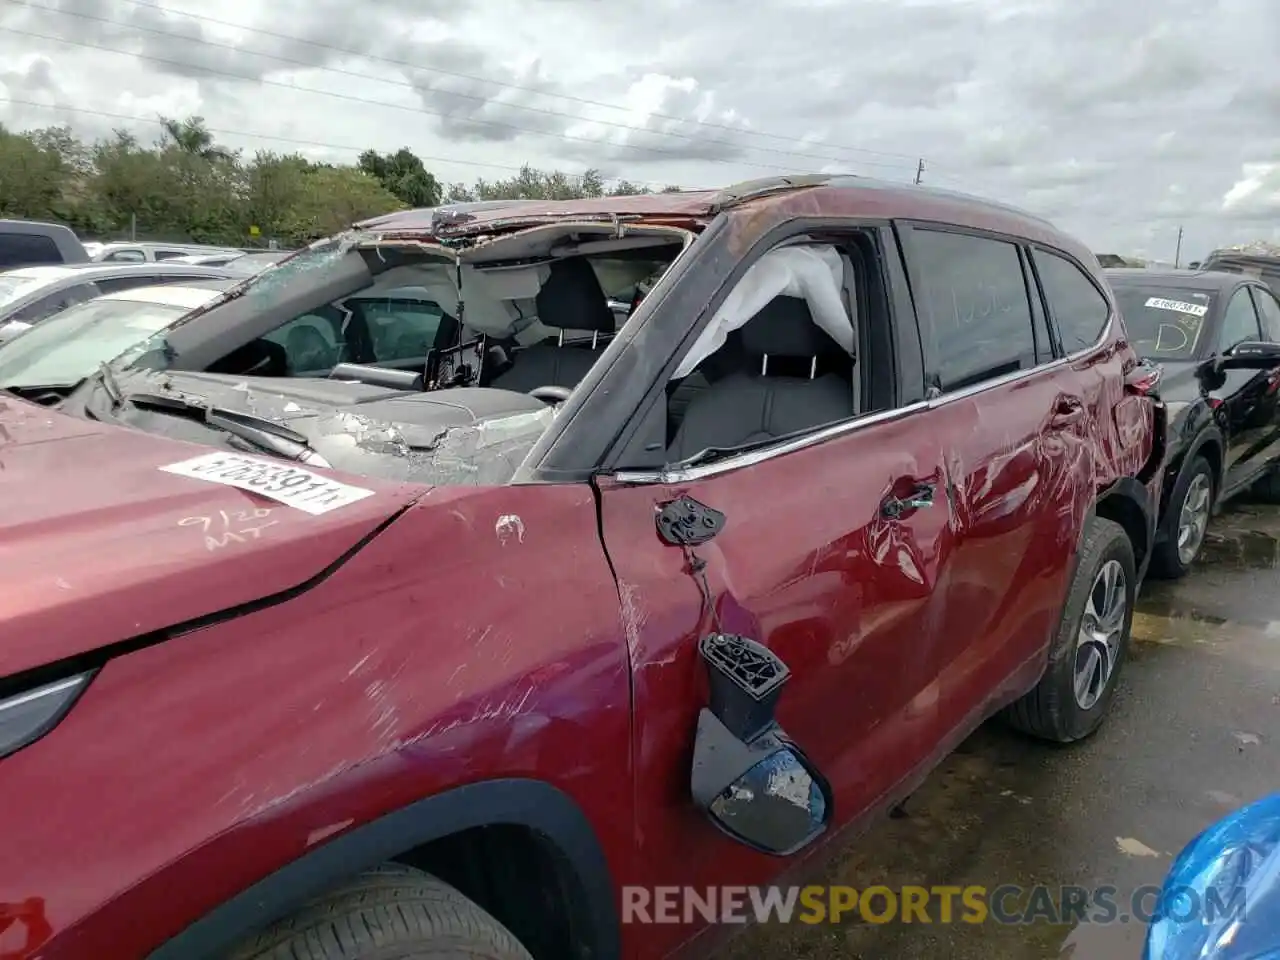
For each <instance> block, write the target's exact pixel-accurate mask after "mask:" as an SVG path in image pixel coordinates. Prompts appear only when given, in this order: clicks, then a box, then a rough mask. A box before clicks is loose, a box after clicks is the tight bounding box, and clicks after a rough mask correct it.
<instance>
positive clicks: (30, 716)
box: [0, 670, 93, 758]
mask: <svg viewBox="0 0 1280 960" xmlns="http://www.w3.org/2000/svg"><path fill="white" fill-rule="evenodd" d="M92 678H93V671H92V670H90V671H88V672H86V673H80V674H77V675H76V676H74V677H68V678H66V679H65V680H55V681H54V682H53V683H46V684H44V685H42V686H39V687H34V688H32V689H30V690H24V691H22V693H15V694H13V695H12V696H10V697H6V698H5V699H3V700H0V758H3V757H7V756H9V754H11V753H15V752H17V751H18V750H21V749H22V748H23V747H25V746H27V745H28V744H30V743H34V742H35V741H36V740H39V739H40V738H41V737H43V736H44V735H45V734H46V733H48V732H49V731H50V730H52V729H53V728H54V727H56V726H57V725H58V723H59V722H60V721H61V720H62V718H63V717H65V716H66V715H67V711H68V710H70V709H71V707H72V704H74V703H75V702H76V699H77V698H78V697H79V696H80V694H81V693H83V692H84V689H85V687H87V686H88V685H89V681H90V680H91V679H92Z"/></svg>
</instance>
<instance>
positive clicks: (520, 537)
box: [493, 513, 524, 547]
mask: <svg viewBox="0 0 1280 960" xmlns="http://www.w3.org/2000/svg"><path fill="white" fill-rule="evenodd" d="M493 532H494V534H495V535H496V536H497V538H498V542H499V543H500V544H502V545H503V546H504V547H505V546H506V545H507V542H508V541H510V539H511V538H512V537H515V538H516V542H517V543H524V521H523V520H521V519H520V517H519V516H517V515H516V514H514V513H504V514H503V515H502V516H500V517H499V518H498V522H497V523H495V524H494V525H493Z"/></svg>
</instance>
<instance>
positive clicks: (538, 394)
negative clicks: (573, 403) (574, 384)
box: [529, 386, 573, 403]
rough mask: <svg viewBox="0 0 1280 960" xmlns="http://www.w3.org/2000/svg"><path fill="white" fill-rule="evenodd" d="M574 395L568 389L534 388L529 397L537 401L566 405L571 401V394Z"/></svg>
mask: <svg viewBox="0 0 1280 960" xmlns="http://www.w3.org/2000/svg"><path fill="white" fill-rule="evenodd" d="M571 393H573V391H572V390H570V389H569V388H568V387H553V386H547V387H534V388H533V389H532V390H530V391H529V396H531V397H533V399H535V400H547V401H551V402H554V403H564V402H565V401H566V400H568V399H569V394H571Z"/></svg>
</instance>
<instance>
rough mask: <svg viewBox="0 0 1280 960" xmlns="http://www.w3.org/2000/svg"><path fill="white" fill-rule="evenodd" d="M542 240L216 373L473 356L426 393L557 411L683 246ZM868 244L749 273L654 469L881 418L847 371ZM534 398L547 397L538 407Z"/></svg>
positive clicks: (389, 287)
mask: <svg viewBox="0 0 1280 960" xmlns="http://www.w3.org/2000/svg"><path fill="white" fill-rule="evenodd" d="M551 229H552V230H553V231H555V232H554V235H553V236H551V237H550V238H549V239H550V240H551V241H552V243H550V244H545V243H544V244H543V245H542V247H541V248H540V249H537V250H536V252H535V251H532V250H503V251H498V252H495V253H493V254H491V255H490V257H489V258H486V259H484V260H477V261H476V262H473V263H468V264H464V265H463V266H461V267H460V268H455V267H453V266H452V265H446V264H442V263H439V262H433V263H424V262H412V261H410V262H406V263H402V264H399V265H395V266H391V267H390V268H388V269H386V270H385V271H383V272H382V273H380V274H378V275H377V278H376V280H375V282H374V284H373V285H372V286H370V287H367V288H366V289H364V290H361V291H359V292H358V293H355V294H353V295H350V296H348V297H346V298H345V299H342V300H339V301H335V302H333V303H330V304H328V305H326V306H324V307H322V308H320V309H316V310H312V311H309V312H308V313H306V314H304V315H302V316H298V317H295V318H294V319H293V320H291V321H289V322H288V323H286V324H284V325H282V326H281V327H280V328H278V329H276V330H275V331H273V332H272V333H271V334H270V335H268V336H266V337H263V338H262V339H260V340H258V341H255V342H254V343H251V344H248V345H247V346H246V347H243V348H241V349H240V350H238V351H236V353H235V354H234V355H232V356H231V357H228V358H226V359H224V361H223V362H221V363H219V364H218V365H217V367H218V368H220V369H214V370H212V372H234V373H240V374H254V375H264V376H295V377H296V376H327V375H332V376H338V375H339V372H338V371H334V368H335V366H337V365H338V364H343V365H344V366H343V367H342V368H341V371H342V374H341V375H342V376H347V375H349V371H350V368H349V367H348V366H345V365H349V364H358V365H370V366H376V367H382V368H392V369H396V370H401V371H412V370H417V371H419V372H422V371H423V366H424V363H425V362H427V361H428V360H429V357H430V356H431V355H432V354H433V352H434V353H437V354H438V353H442V352H448V351H450V350H460V349H463V348H464V347H465V346H466V345H468V344H475V343H476V342H482V343H483V352H482V353H479V354H478V355H479V356H481V357H482V358H483V359H482V361H481V369H480V371H479V372H478V376H475V377H474V378H473V379H469V380H467V381H465V382H461V381H453V382H451V383H447V384H446V383H434V384H433V383H430V382H428V383H427V386H426V387H425V388H426V389H433V388H437V389H438V388H440V387H443V386H450V385H455V386H464V385H465V386H481V387H492V388H496V389H501V390H510V391H515V392H520V393H534V394H535V395H536V396H538V398H539V399H543V400H545V401H547V402H552V400H553V399H554V401H555V402H559V401H562V400H563V399H564V398H565V397H566V396H567V395H568V393H569V392H570V391H572V390H573V389H574V388H575V387H576V386H577V385H578V384H579V383H580V382H581V381H582V379H583V378H584V377H585V376H586V375H587V373H588V372H589V371H590V370H591V368H592V367H593V366H594V364H595V363H596V362H597V361H598V360H599V358H600V357H601V355H602V354H603V353H604V352H605V350H606V349H607V347H608V345H609V343H610V341H611V340H612V339H613V338H614V336H615V335H616V334H617V332H618V331H619V330H620V329H621V327H622V326H623V325H624V324H625V323H626V322H627V319H628V317H629V315H630V313H631V310H633V309H634V308H635V306H636V305H637V304H638V303H639V302H640V301H641V300H642V299H643V296H644V294H645V291H646V290H648V289H649V288H650V287H651V285H652V283H653V282H655V281H656V280H657V279H658V278H659V277H660V276H661V275H662V273H663V272H664V271H665V270H666V269H667V267H668V266H669V265H670V263H671V262H672V261H673V260H674V259H675V257H676V256H677V255H678V254H679V253H680V251H681V250H682V249H683V246H684V244H683V243H682V242H679V241H676V242H673V240H672V238H671V237H670V236H667V237H661V236H659V237H653V236H648V237H646V236H639V237H635V238H633V239H632V240H631V241H630V242H628V241H626V240H617V239H613V240H609V241H593V240H592V238H591V235H590V234H587V235H586V236H585V237H584V236H574V237H571V238H569V242H567V243H566V242H565V240H566V238H565V237H564V236H563V228H551ZM527 232H528V233H537V232H539V231H536V230H534V231H527ZM543 232H546V231H543ZM855 241H856V242H855ZM866 241H867V238H865V237H862V238H853V239H851V238H841V240H840V241H838V242H823V241H820V240H815V239H813V238H799V239H798V240H797V241H794V242H791V243H787V244H784V245H782V246H779V247H777V248H774V249H773V250H770V251H769V252H767V253H766V254H764V255H763V256H762V257H760V258H759V259H758V260H756V261H755V262H754V263H753V264H752V265H751V267H750V268H749V269H748V270H747V271H746V273H745V274H744V276H743V277H742V278H741V280H740V281H739V282H738V283H737V284H736V285H735V287H734V288H733V289H732V290H731V291H730V293H729V295H728V297H727V298H726V299H725V301H724V302H723V303H722V304H721V305H720V306H719V307H718V308H717V311H716V313H715V314H714V316H713V317H712V320H711V321H710V323H709V324H708V325H707V326H706V328H705V329H704V330H703V331H702V332H701V333H700V335H699V337H698V338H697V340H696V341H695V343H694V344H693V346H692V347H691V348H690V351H689V353H688V354H687V355H686V356H685V357H684V358H683V359H682V360H681V361H680V363H679V365H678V367H677V369H676V370H675V372H674V374H673V376H672V377H671V380H670V383H669V384H668V385H667V387H666V390H665V395H664V398H663V399H664V400H665V403H664V404H663V407H664V411H663V412H664V414H665V418H664V419H665V423H664V425H663V427H664V430H665V434H666V436H665V441H666V443H665V448H666V449H665V462H666V463H673V462H678V461H681V460H684V459H686V458H688V457H691V456H693V455H695V454H697V453H699V452H700V451H703V450H705V449H707V448H732V447H738V446H740V445H742V444H754V443H756V442H758V441H761V440H768V439H770V438H777V437H783V436H787V435H791V434H795V433H800V432H803V431H806V430H810V429H813V428H815V427H819V426H823V425H826V424H830V423H834V422H838V421H842V420H848V419H850V418H852V417H854V416H856V415H858V414H859V413H860V412H861V411H862V409H863V407H864V406H865V404H863V403H862V397H863V396H864V394H865V395H866V396H868V397H871V398H879V402H877V403H872V404H871V406H873V407H877V406H883V405H884V400H885V397H884V390H883V389H882V388H883V384H884V380H883V378H881V379H880V380H877V379H876V378H875V377H874V376H872V375H870V374H868V373H867V372H864V371H861V369H860V365H859V364H858V362H857V357H858V355H859V339H860V337H861V338H865V336H866V332H865V331H863V330H861V329H860V324H859V322H858V317H859V310H860V309H867V308H868V306H869V304H871V303H872V302H874V297H869V296H868V294H869V292H870V293H874V290H873V289H872V287H873V286H874V283H873V276H874V275H873V272H872V271H869V270H867V269H866V265H867V264H868V263H869V262H871V259H870V258H871V257H873V256H874V250H873V249H871V248H870V244H869V242H866ZM599 247H603V248H604V249H602V250H600V252H599V253H598V254H597V253H596V249H594V248H599ZM566 248H568V249H566ZM864 248H865V249H864ZM530 253H534V254H535V255H533V256H530V255H529V254H530ZM499 254H516V255H513V256H506V255H503V256H502V259H498V255H499ZM519 254H524V255H523V256H520V255H519ZM538 254H541V255H538ZM557 254H559V255H557ZM593 254H594V255H593ZM864 274H865V275H866V277H867V282H860V281H861V278H862V277H863V275H864ZM459 278H460V284H459ZM459 289H461V291H462V295H461V296H460V294H459ZM623 298H625V299H623ZM460 314H461V319H460V318H459V315H460ZM878 326H884V327H887V325H878ZM481 338H482V341H481ZM428 369H430V368H429V367H428ZM449 369H451V370H452V369H454V367H450V368H449ZM888 369H889V368H888V367H886V371H887V370H888ZM469 373H470V371H469ZM863 380H866V381H867V383H866V384H864V383H863V382H862V381H863ZM877 387H880V388H881V389H877ZM546 388H559V393H557V394H556V395H555V396H554V397H553V398H552V397H547V396H542V395H540V394H538V393H536V391H539V390H540V389H542V390H545V389H546Z"/></svg>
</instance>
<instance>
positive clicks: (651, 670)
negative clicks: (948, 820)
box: [601, 411, 952, 949]
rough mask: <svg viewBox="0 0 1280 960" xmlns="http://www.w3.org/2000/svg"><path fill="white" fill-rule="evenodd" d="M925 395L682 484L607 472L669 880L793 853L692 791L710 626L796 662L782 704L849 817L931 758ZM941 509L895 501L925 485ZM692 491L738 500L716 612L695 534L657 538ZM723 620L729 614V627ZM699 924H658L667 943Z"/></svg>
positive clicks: (727, 524)
mask: <svg viewBox="0 0 1280 960" xmlns="http://www.w3.org/2000/svg"><path fill="white" fill-rule="evenodd" d="M923 415H925V414H924V412H923V411H921V412H918V413H916V414H913V415H906V416H902V417H900V418H898V419H896V420H890V421H887V422H879V423H872V424H867V425H865V426H862V427H860V428H857V429H853V430H851V432H849V433H848V434H845V435H843V436H840V437H837V438H834V439H831V440H828V441H827V442H825V443H823V444H820V445H817V446H814V447H810V448H807V449H804V450H800V451H794V452H791V453H788V454H785V455H781V456H777V457H774V458H772V459H769V460H766V461H764V462H761V463H757V464H755V465H753V466H750V467H743V468H740V469H737V470H733V471H730V472H726V473H722V474H720V475H718V476H712V477H704V478H703V479H699V480H692V481H689V482H686V483H679V484H670V485H661V484H654V485H637V486H628V485H624V484H621V483H618V482H616V481H604V482H603V483H602V487H601V499H602V526H603V532H604V538H605V543H606V547H607V549H608V551H609V555H610V558H611V561H612V563H613V565H614V568H615V571H616V574H617V577H618V582H619V587H620V592H621V594H622V603H623V614H624V621H625V622H626V624H627V627H628V630H627V636H628V641H629V646H630V657H631V661H632V667H633V671H634V691H635V727H634V734H633V735H634V743H633V751H634V754H635V757H636V773H637V775H636V797H635V800H636V809H637V811H638V814H637V816H638V819H637V823H636V835H637V841H638V850H637V861H638V862H639V863H641V864H644V863H647V864H650V865H651V866H650V867H649V868H648V876H647V877H646V879H645V881H644V882H646V883H650V884H654V885H665V884H684V885H693V886H702V885H709V884H726V883H727V884H751V883H760V882H767V881H768V880H770V879H771V878H773V877H774V876H775V875H776V874H777V873H778V872H779V871H780V870H782V869H784V868H785V867H786V866H787V865H788V864H789V863H790V861H788V860H786V859H779V858H776V857H771V856H768V855H766V854H761V853H757V852H753V851H752V850H750V849H748V848H746V847H743V846H740V845H739V844H737V843H735V842H734V841H733V840H731V839H729V838H727V837H725V836H724V835H723V834H721V833H720V832H718V831H717V830H716V829H715V828H714V827H713V826H712V825H711V824H710V823H709V822H708V821H707V820H706V818H705V817H704V816H703V815H702V813H701V812H700V811H699V810H697V809H696V808H695V806H694V805H693V804H692V803H691V802H690V795H689V776H690V761H691V756H692V743H693V734H694V730H695V724H696V722H697V717H698V712H699V710H700V709H701V708H702V707H704V706H706V705H707V694H708V684H707V672H706V667H705V665H704V663H703V662H702V660H701V658H700V657H699V655H698V649H697V647H698V640H699V638H700V637H701V636H702V635H704V634H706V633H709V632H711V631H713V630H716V629H718V630H720V631H722V632H726V633H736V634H740V635H744V636H747V637H750V638H752V639H757V640H759V641H761V642H763V643H764V644H765V645H767V646H768V647H769V648H770V649H771V650H772V651H773V652H774V653H775V654H777V655H778V656H780V657H781V658H782V659H783V661H785V663H786V664H787V666H788V667H789V668H790V671H791V677H790V680H789V681H788V682H787V685H786V686H785V687H784V689H783V691H782V697H781V701H780V703H779V704H778V708H777V714H776V717H777V720H778V721H779V723H780V724H781V725H782V727H783V729H785V731H786V732H787V734H789V735H790V736H791V737H792V738H793V739H794V741H795V742H796V743H797V744H798V745H799V746H800V748H801V749H802V750H804V751H805V753H806V754H807V755H808V757H809V758H810V759H811V760H812V761H813V762H814V763H815V764H816V765H817V767H818V768H819V769H820V770H821V772H822V773H823V774H824V775H825V776H826V777H827V779H828V780H829V781H830V784H831V786H832V788H833V791H834V796H835V819H836V825H837V826H838V825H839V824H842V823H844V822H847V821H848V820H849V819H850V818H851V817H853V816H854V815H855V814H857V813H858V812H860V811H862V810H864V809H865V808H867V807H868V806H870V805H872V804H874V803H875V801H876V800H877V799H878V798H880V796H881V795H882V794H883V793H884V792H885V791H886V790H888V789H889V788H891V787H892V786H893V785H894V784H895V783H896V782H897V781H898V780H899V779H901V778H902V777H903V776H904V775H906V773H907V772H908V771H909V770H910V769H911V768H912V767H913V766H915V764H916V763H918V762H919V760H920V759H921V757H922V753H921V751H922V748H923V747H924V745H925V735H926V732H927V730H928V729H929V728H930V727H931V726H933V716H932V711H933V710H934V709H935V704H934V703H933V702H932V701H931V700H928V699H927V698H926V699H921V697H920V693H921V692H927V691H928V690H929V689H930V687H931V670H932V657H931V655H930V652H929V644H930V642H931V640H930V638H932V637H936V636H938V635H939V634H940V633H941V632H942V630H943V626H944V622H945V613H946V611H945V597H944V596H943V595H942V594H940V593H939V592H938V585H939V582H940V581H941V580H943V579H944V571H945V570H946V568H947V566H948V564H949V563H950V555H951V550H952V534H951V518H950V516H949V512H948V510H947V508H946V505H945V497H944V495H943V493H942V490H943V474H942V459H941V447H940V445H939V443H938V442H937V440H936V439H934V434H933V433H932V432H931V431H928V430H926V429H923V428H922V420H921V417H922V416H923ZM922 482H923V483H933V484H935V485H936V489H937V490H938V495H937V498H936V501H935V505H934V506H932V507H920V508H915V509H910V508H909V509H907V510H905V511H904V512H903V513H902V514H901V515H900V516H898V517H897V518H891V517H888V516H886V515H885V514H886V512H888V513H892V510H890V511H884V510H883V509H882V508H883V506H884V505H885V504H886V503H887V502H889V501H891V500H893V499H895V498H896V499H902V498H903V497H904V495H905V494H906V493H908V492H910V490H911V489H913V488H914V487H916V486H918V485H919V484H920V483H922ZM680 495H688V496H690V497H692V498H694V499H695V500H697V501H698V502H699V503H702V504H705V505H706V506H708V507H711V508H713V509H715V510H718V511H721V512H723V513H724V514H725V521H724V528H723V530H722V532H720V533H719V534H718V535H717V536H715V537H714V539H711V540H710V541H709V542H706V543H705V544H703V545H701V546H698V547H694V548H692V553H693V554H694V555H696V557H697V558H700V559H701V560H702V561H705V574H706V584H707V587H708V592H709V594H710V596H711V598H712V600H713V601H714V614H712V613H711V611H709V610H707V609H706V603H705V601H704V598H703V595H702V592H701V590H700V588H699V585H698V583H697V582H696V581H695V579H694V578H693V577H692V576H691V575H690V573H689V557H687V556H686V552H685V550H684V549H683V548H681V547H675V546H669V545H667V544H666V543H664V542H663V541H662V540H661V539H660V538H659V536H658V533H657V526H656V523H655V518H656V516H657V514H658V512H659V510H660V509H661V506H662V505H663V504H665V503H667V502H669V501H671V500H673V499H675V498H676V497H678V496H680ZM717 621H718V626H717V625H716V624H717ZM695 932H696V928H695V927H692V926H678V925H671V926H669V927H651V928H649V930H648V933H649V934H651V935H656V936H664V935H665V936H669V937H670V940H669V941H668V942H667V943H665V944H664V947H665V948H667V949H669V948H673V947H675V946H676V945H677V944H678V943H679V942H680V941H682V940H684V939H685V938H687V937H688V936H689V935H691V934H693V933H695Z"/></svg>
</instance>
